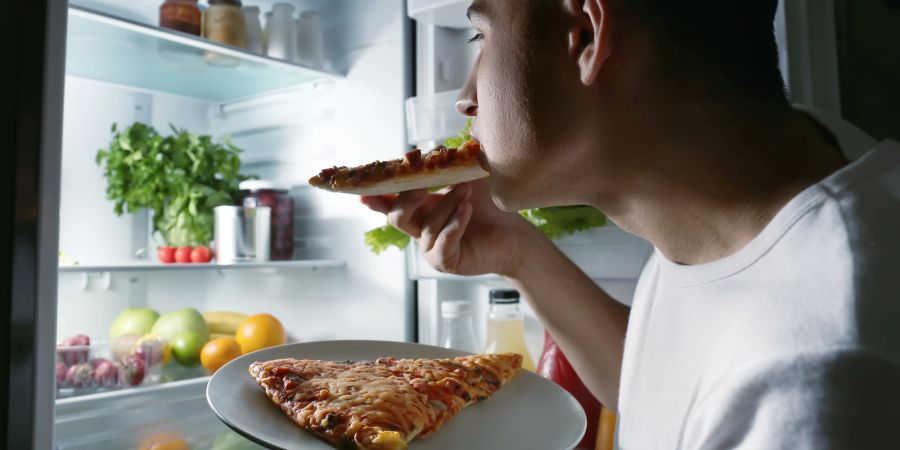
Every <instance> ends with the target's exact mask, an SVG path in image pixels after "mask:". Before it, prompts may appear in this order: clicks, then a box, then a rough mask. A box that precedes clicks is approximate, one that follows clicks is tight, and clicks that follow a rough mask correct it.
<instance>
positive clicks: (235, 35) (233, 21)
mask: <svg viewBox="0 0 900 450" xmlns="http://www.w3.org/2000/svg"><path fill="white" fill-rule="evenodd" d="M204 32H205V33H206V38H207V39H209V40H211V41H215V42H218V43H221V44H225V45H231V46H233V47H240V48H244V47H246V41H247V30H246V26H245V24H244V12H243V11H241V2H240V0H209V8H207V9H206V19H205V26H204Z"/></svg>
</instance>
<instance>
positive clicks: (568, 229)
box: [519, 206, 606, 239]
mask: <svg viewBox="0 0 900 450" xmlns="http://www.w3.org/2000/svg"><path fill="white" fill-rule="evenodd" d="M519 214H521V215H522V217H524V218H526V219H528V221H529V222H531V223H532V224H534V225H535V226H536V227H538V228H540V229H541V231H543V232H544V234H546V235H547V237H549V238H550V239H556V238H558V237H562V236H568V235H570V234H575V233H577V232H579V231H585V230H589V229H591V228H600V227H602V226H604V225H606V216H604V215H603V213H601V212H600V211H597V210H596V209H594V208H592V207H590V206H554V207H551V208H537V209H526V210H524V211H520V212H519Z"/></svg>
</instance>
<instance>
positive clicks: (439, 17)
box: [407, 0, 472, 28]
mask: <svg viewBox="0 0 900 450" xmlns="http://www.w3.org/2000/svg"><path fill="white" fill-rule="evenodd" d="M471 4H472V1H471V0H409V3H408V4H407V13H408V14H409V17H411V18H412V19H414V20H416V21H418V22H420V23H422V24H425V25H433V26H439V27H450V28H471V27H472V25H471V24H470V23H469V18H468V17H466V11H467V10H468V9H469V5H471Z"/></svg>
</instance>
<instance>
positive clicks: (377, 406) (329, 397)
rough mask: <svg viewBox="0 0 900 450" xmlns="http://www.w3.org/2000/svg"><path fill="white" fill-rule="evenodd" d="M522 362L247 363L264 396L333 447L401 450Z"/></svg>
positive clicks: (500, 358) (477, 358)
mask: <svg viewBox="0 0 900 450" xmlns="http://www.w3.org/2000/svg"><path fill="white" fill-rule="evenodd" d="M521 366H522V357H521V356H520V355H517V354H514V353H504V354H490V355H473V356H465V357H459V358H453V359H395V358H390V357H388V358H379V359H377V360H375V361H362V362H353V361H346V362H334V361H317V360H301V359H277V360H273V361H267V362H256V363H253V364H252V365H250V374H251V375H252V376H253V378H254V379H255V380H256V381H257V382H258V383H259V384H260V386H262V388H263V389H264V390H265V392H266V395H267V396H268V397H269V398H270V399H271V400H272V402H274V403H275V404H276V405H278V407H280V408H281V410H282V411H284V413H285V414H287V416H288V417H290V418H291V420H293V421H294V422H295V423H297V424H298V425H300V427H302V428H304V429H306V430H307V431H310V432H312V433H314V434H316V435H317V436H319V437H320V438H322V439H324V440H326V441H328V442H331V443H333V444H337V445H341V446H344V447H349V448H356V449H363V450H402V449H406V448H407V443H408V442H410V441H411V440H413V439H414V438H416V437H417V436H421V437H425V436H427V435H429V434H431V433H433V432H435V431H437V430H438V429H439V428H440V427H441V426H442V425H443V424H444V423H445V422H446V421H447V420H449V419H450V418H451V417H453V416H454V415H455V414H456V413H458V412H459V411H460V410H462V409H463V408H465V407H466V406H468V405H471V404H472V403H475V402H477V401H480V400H484V399H487V398H488V397H490V396H491V395H492V394H493V393H494V392H496V391H497V390H498V389H500V387H501V386H502V385H503V384H504V383H505V382H507V381H509V380H510V379H512V378H513V377H514V376H515V375H516V374H517V373H518V371H519V369H520V368H521Z"/></svg>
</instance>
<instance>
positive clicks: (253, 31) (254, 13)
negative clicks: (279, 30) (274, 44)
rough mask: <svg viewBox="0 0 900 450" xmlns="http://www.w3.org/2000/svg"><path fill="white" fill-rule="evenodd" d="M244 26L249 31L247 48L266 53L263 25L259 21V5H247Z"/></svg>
mask: <svg viewBox="0 0 900 450" xmlns="http://www.w3.org/2000/svg"><path fill="white" fill-rule="evenodd" d="M243 11H244V26H245V28H246V31H247V39H246V48H247V50H248V51H251V52H253V53H259V54H261V55H262V54H265V48H264V47H263V34H262V25H260V23H259V6H245V7H244V8H243Z"/></svg>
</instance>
